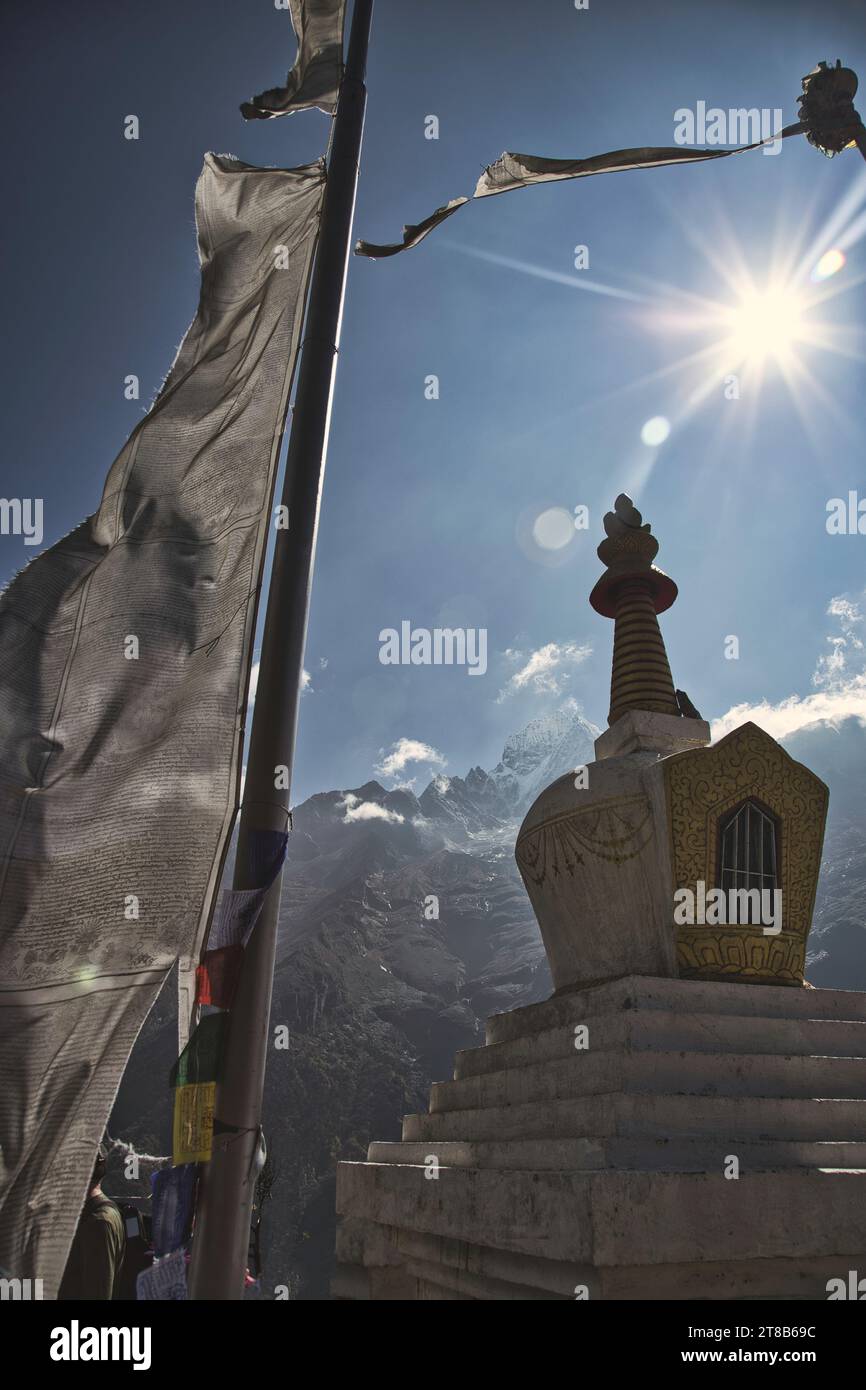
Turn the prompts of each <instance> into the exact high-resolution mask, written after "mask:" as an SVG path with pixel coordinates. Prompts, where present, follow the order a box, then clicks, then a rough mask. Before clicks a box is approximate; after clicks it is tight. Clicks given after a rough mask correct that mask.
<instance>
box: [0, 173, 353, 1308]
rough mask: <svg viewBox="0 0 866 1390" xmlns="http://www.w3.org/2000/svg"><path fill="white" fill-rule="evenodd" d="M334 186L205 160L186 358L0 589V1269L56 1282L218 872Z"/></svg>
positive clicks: (206, 912) (204, 918) (204, 917)
mask: <svg viewBox="0 0 866 1390" xmlns="http://www.w3.org/2000/svg"><path fill="white" fill-rule="evenodd" d="M324 182H325V171H324V165H323V163H322V162H321V161H319V162H317V163H316V164H311V165H308V166H305V167H303V168H299V169H255V168H252V167H250V166H249V165H245V164H241V163H240V162H238V161H237V160H234V159H231V158H224V157H221V156H216V155H207V156H206V158H205V164H204V169H203V171H202V174H201V177H200V179H199V182H198V186H197V190H196V221H197V227H198V242H199V253H200V260H201V277H202V278H201V295H200V300H199V307H198V311H197V313H196V316H195V319H194V320H193V323H192V325H191V327H190V329H189V331H188V332H187V334H186V337H185V338H184V340H183V343H182V345H181V347H180V350H179V352H178V354H177V358H176V360H175V362H174V365H173V367H172V369H171V371H170V373H169V375H168V377H167V379H166V381H165V384H164V386H163V387H162V390H161V391H160V393H159V396H158V398H157V400H156V402H155V403H154V405H153V407H152V408H151V410H150V412H149V414H148V415H147V416H146V417H145V418H144V419H143V420H142V421H141V423H140V424H139V425H138V426H137V428H136V429H135V430H134V431H133V433H132V435H131V437H130V439H129V441H128V442H127V444H126V445H125V446H124V448H123V449H122V450H121V453H120V455H119V456H118V458H117V460H116V462H115V463H114V465H113V467H112V469H111V472H110V473H109V476H108V481H107V483H106V486H105V491H104V494H103V498H102V503H101V506H100V508H99V510H98V511H97V512H96V513H95V514H94V515H93V516H91V517H89V518H88V520H86V521H85V522H83V523H82V524H81V525H80V526H79V527H77V528H76V529H75V530H74V531H73V532H71V534H69V535H68V536H66V537H64V539H63V540H61V541H59V542H58V544H57V545H55V546H53V547H52V548H51V549H49V550H48V551H46V552H45V553H44V554H42V555H41V556H39V557H38V558H37V559H36V560H34V561H33V562H32V563H31V564H30V565H29V566H28V567H27V568H26V569H25V570H23V571H22V573H21V574H19V575H18V576H17V578H16V579H15V580H14V581H13V582H12V584H11V585H10V586H9V588H8V589H7V590H6V591H5V593H4V594H3V595H2V597H0V1059H2V1072H3V1086H2V1092H0V1266H2V1267H3V1268H4V1269H5V1270H7V1271H8V1272H9V1273H10V1274H12V1275H13V1276H18V1277H21V1278H26V1277H32V1278H41V1279H42V1280H43V1281H44V1287H45V1292H46V1297H49V1298H51V1297H54V1296H55V1293H56V1290H57V1286H58V1283H59V1280H60V1276H61V1274H62V1272H63V1268H64V1264H65V1262H66V1257H67V1253H68V1249H69V1245H70V1242H71V1240H72V1236H73V1232H74V1230H75V1226H76V1223H77V1220H78V1216H79V1213H80V1210H81V1206H82V1203H83V1200H84V1195H85V1189H86V1186H87V1182H88V1179H89V1177H90V1174H91V1171H92V1168H93V1161H94V1156H95V1150H96V1146H97V1144H98V1142H99V1140H100V1138H101V1137H102V1132H103V1128H104V1126H105V1123H106V1121H107V1118H108V1114H109V1111H110V1108H111V1105H112V1103H113V1100H114V1096H115V1093H116V1091H117V1087H118V1085H119V1082H120V1079H121V1076H122V1074H123V1070H124V1067H125V1064H126V1061H127V1057H128V1055H129V1052H130V1049H131V1047H132V1044H133V1042H134V1041H135V1038H136V1035H137V1033H138V1031H139V1029H140V1027H141V1025H142V1023H143V1021H144V1019H145V1017H146V1015H147V1013H148V1010H149V1009H150V1007H151V1005H152V1004H153V1002H154V1000H155V998H156V996H157V994H158V992H159V990H160V988H161V986H162V984H163V983H164V981H165V977H166V975H167V973H168V971H169V970H170V968H171V966H172V964H173V962H174V961H175V959H176V958H177V957H178V956H181V957H193V958H194V957H197V955H198V952H199V949H200V946H201V941H202V937H203V934H204V932H205V930H206V927H207V923H208V920H209V916H210V911H211V905H212V901H213V897H214V893H215V889H216V887H217V885H218V881H219V876H220V871H221V866H222V861H223V857H224V852H225V846H226V842H227V837H228V834H229V831H230V827H231V823H232V819H233V816H234V812H235V808H236V803H237V795H238V785H239V776H240V745H241V736H242V732H243V719H244V709H245V702H246V688H247V682H248V677H249V667H250V658H251V643H252V635H253V631H254V625H255V614H256V604H257V598H258V592H259V587H260V583H261V571H262V562H263V556H264V552H265V546H266V542H267V537H268V531H269V519H270V515H271V505H272V495H273V486H274V477H275V472H276V462H277V456H278V453H279V446H280V439H281V435H282V429H283V425H284V421H285V415H286V410H287V404H288V398H289V391H290V387H291V380H292V375H293V371H294V365H295V358H296V354H297V346H298V340H299V335H300V328H301V323H302V319H303V314H304V305H305V299H306V290H307V285H308V281H309V274H310V266H311V261H312V255H313V248H314V245H315V239H316V233H317V229H318V222H319V213H320V209H321V201H322V195H323V191H324ZM166 1086H168V1078H166Z"/></svg>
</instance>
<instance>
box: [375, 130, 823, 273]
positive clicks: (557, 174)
mask: <svg viewBox="0 0 866 1390" xmlns="http://www.w3.org/2000/svg"><path fill="white" fill-rule="evenodd" d="M806 128H807V127H806V126H805V125H804V124H803V123H802V122H798V123H797V124H796V125H789V126H786V127H785V129H784V130H781V131H779V132H778V133H777V134H776V135H772V136H769V137H768V138H767V139H766V140H756V141H755V142H754V144H751V145H739V146H738V147H737V148H735V149H730V150H705V149H690V148H687V147H685V146H681V145H674V146H667V147H665V146H661V147H652V146H650V147H647V148H639V149H629V150H612V151H611V152H610V153H609V154H596V155H592V156H590V158H588V159H544V158H539V157H538V156H537V155H532V154H508V153H506V154H502V155H500V156H499V158H498V159H497V160H496V162H495V163H494V164H490V165H489V166H488V167H487V168H486V169H485V170H484V173H483V174H482V175H481V177H480V179H479V180H478V182H477V184H476V185H475V192H474V193H473V194H472V198H465V197H464V198H452V199H451V201H450V202H449V203H445V204H444V206H443V207H441V208H437V209H436V211H435V212H432V213H431V214H430V216H429V217H426V218H425V219H424V221H423V222H417V223H413V224H410V225H408V226H405V227H404V228H403V240H402V241H398V242H394V243H391V244H387V245H384V246H379V245H377V244H376V243H375V242H372V241H359V242H356V244H355V255H356V256H369V257H370V258H371V259H373V260H378V259H380V258H381V257H383V256H396V255H397V252H398V251H408V250H409V248H410V247H412V246H417V245H418V243H419V242H420V241H423V240H424V238H425V237H426V236H427V235H428V234H429V233H430V232H432V231H433V229H434V228H435V227H438V226H439V225H440V224H441V223H442V222H444V221H445V220H446V219H447V218H449V217H451V216H452V215H453V213H455V212H457V210H458V208H461V207H463V205H464V204H465V203H468V202H471V201H472V199H474V198H489V197H491V196H493V195H494V194H496V193H509V192H510V191H511V190H512V189H514V188H528V187H529V185H530V184H533V183H552V182H555V181H558V180H560V179H582V178H587V177H588V176H589V175H590V174H613V173H617V172H619V171H622V170H625V169H658V168H662V167H663V166H664V165H668V164H700V163H702V162H703V161H705V160H708V159H725V158H726V157H727V156H728V155H732V154H744V153H745V152H746V151H747V150H757V149H760V147H761V146H762V145H769V144H772V143H773V141H775V140H784V139H786V138H787V137H788V136H789V135H801V134H802V133H803V132H804V131H805V130H806Z"/></svg>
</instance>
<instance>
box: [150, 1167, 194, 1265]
mask: <svg viewBox="0 0 866 1390" xmlns="http://www.w3.org/2000/svg"><path fill="white" fill-rule="evenodd" d="M197 1176H198V1169H197V1167H196V1165H195V1164H194V1163H185V1164H183V1165H181V1167H179V1168H160V1169H159V1170H158V1171H157V1172H156V1173H154V1175H153V1177H152V1178H151V1189H152V1201H151V1242H152V1244H153V1249H154V1254H156V1255H168V1254H170V1253H171V1252H172V1251H173V1250H177V1249H178V1248H179V1247H180V1246H181V1245H183V1243H184V1241H185V1240H186V1238H187V1236H188V1235H189V1231H190V1226H191V1224H192V1209H193V1199H194V1197H195V1185H196V1178H197Z"/></svg>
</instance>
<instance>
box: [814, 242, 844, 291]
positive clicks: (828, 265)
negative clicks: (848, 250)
mask: <svg viewBox="0 0 866 1390" xmlns="http://www.w3.org/2000/svg"><path fill="white" fill-rule="evenodd" d="M844 264H845V252H844V251H840V250H839V248H838V247H835V246H834V248H833V250H832V251H825V252H824V254H823V256H822V257H821V259H820V260H819V261H817V262H816V264H815V265H814V266H813V268H812V275H811V279H812V281H813V282H814V283H815V284H820V282H821V281H822V280H829V279H830V276H831V275H836V274H837V273H838V272H839V271H840V270H841V269H842V267H843V265H844Z"/></svg>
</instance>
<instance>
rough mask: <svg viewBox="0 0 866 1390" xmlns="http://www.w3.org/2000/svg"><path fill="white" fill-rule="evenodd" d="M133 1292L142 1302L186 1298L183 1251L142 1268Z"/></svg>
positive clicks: (174, 1300) (184, 1257)
mask: <svg viewBox="0 0 866 1390" xmlns="http://www.w3.org/2000/svg"><path fill="white" fill-rule="evenodd" d="M135 1293H136V1299H137V1300H139V1301H142V1302H165V1301H167V1300H170V1301H172V1302H180V1301H181V1300H183V1299H186V1298H188V1296H189V1295H188V1293H187V1283H186V1253H185V1251H183V1250H177V1251H175V1252H174V1254H172V1255H166V1256H165V1258H164V1259H161V1260H154V1262H153V1264H152V1265H151V1266H150V1268H149V1269H143V1270H142V1271H141V1273H140V1274H139V1276H138V1279H137V1280H136V1289H135ZM136 1369H137V1368H136Z"/></svg>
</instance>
